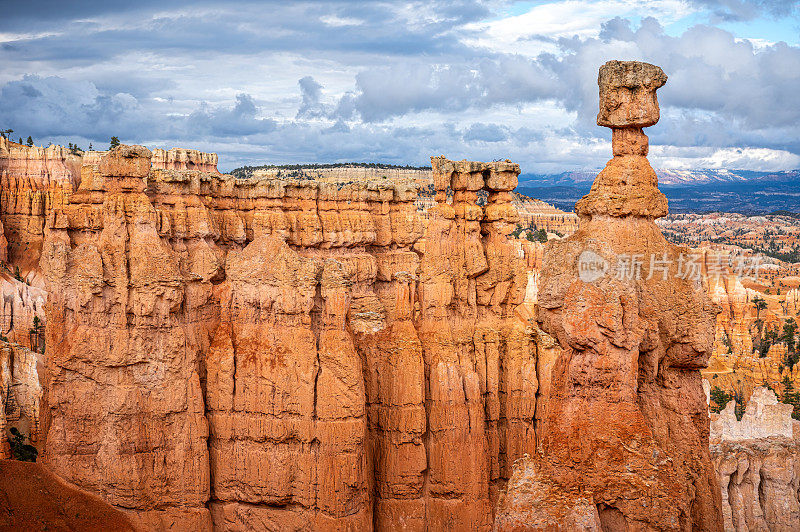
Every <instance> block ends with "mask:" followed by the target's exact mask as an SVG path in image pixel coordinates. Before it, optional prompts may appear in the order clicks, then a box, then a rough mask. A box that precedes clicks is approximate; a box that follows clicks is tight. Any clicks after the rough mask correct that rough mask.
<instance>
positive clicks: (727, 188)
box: [517, 170, 800, 215]
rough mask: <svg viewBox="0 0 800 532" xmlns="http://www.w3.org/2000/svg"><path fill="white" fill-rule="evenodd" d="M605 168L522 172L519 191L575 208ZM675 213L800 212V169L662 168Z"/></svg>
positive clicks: (664, 189) (660, 173)
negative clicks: (756, 170)
mask: <svg viewBox="0 0 800 532" xmlns="http://www.w3.org/2000/svg"><path fill="white" fill-rule="evenodd" d="M598 172H599V170H591V171H589V170H587V171H576V172H563V173H560V174H522V175H520V176H519V178H520V179H519V181H520V184H519V187H518V188H517V191H518V192H520V193H522V194H525V195H527V196H531V197H533V198H537V199H540V200H543V201H546V202H548V203H551V204H553V205H555V206H556V207H558V208H560V209H563V210H565V211H572V209H573V208H574V206H575V202H576V201H578V200H579V199H580V198H581V197H583V196H584V195H585V194H586V193H587V192H589V188H590V187H591V185H592V181H594V178H595V176H596V175H597V173H598ZM656 174H657V175H658V183H659V188H661V191H662V192H664V194H666V196H667V199H669V209H670V212H713V211H725V212H739V213H742V214H747V215H754V214H768V213H771V212H774V211H789V212H792V213H800V170H787V171H781V172H755V171H751V170H656Z"/></svg>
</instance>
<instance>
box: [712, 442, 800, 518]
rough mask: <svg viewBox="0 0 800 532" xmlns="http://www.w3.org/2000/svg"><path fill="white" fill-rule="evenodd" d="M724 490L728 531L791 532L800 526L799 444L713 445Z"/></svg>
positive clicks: (743, 443) (730, 443)
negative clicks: (763, 531)
mask: <svg viewBox="0 0 800 532" xmlns="http://www.w3.org/2000/svg"><path fill="white" fill-rule="evenodd" d="M711 457H712V459H713V461H714V467H715V469H716V470H717V472H718V475H719V482H720V486H721V488H722V510H723V515H724V525H725V531H726V532H734V531H740V530H774V531H776V532H790V531H793V530H797V527H798V523H800V501H798V490H799V489H800V443H798V441H797V440H793V439H790V438H780V437H771V438H759V439H752V440H743V441H735V442H733V441H723V442H720V443H717V444H714V445H712V446H711Z"/></svg>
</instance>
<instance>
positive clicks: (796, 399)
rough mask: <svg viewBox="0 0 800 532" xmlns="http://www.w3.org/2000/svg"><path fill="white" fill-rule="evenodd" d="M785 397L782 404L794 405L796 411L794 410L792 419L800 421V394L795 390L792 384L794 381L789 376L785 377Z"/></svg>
mask: <svg viewBox="0 0 800 532" xmlns="http://www.w3.org/2000/svg"><path fill="white" fill-rule="evenodd" d="M781 384H783V396H782V397H781V403H785V404H787V405H792V406H793V407H794V410H792V417H793V418H794V419H800V408H798V407H799V406H800V393H798V392H796V391H795V390H794V384H792V380H791V379H790V378H789V376H788V375H785V376H784V377H783V381H782V382H781Z"/></svg>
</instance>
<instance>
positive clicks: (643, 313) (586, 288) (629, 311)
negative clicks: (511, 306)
mask: <svg viewBox="0 0 800 532" xmlns="http://www.w3.org/2000/svg"><path fill="white" fill-rule="evenodd" d="M666 79H667V78H666V76H665V75H664V73H663V72H662V71H661V69H660V68H658V67H656V66H654V65H650V64H646V63H638V62H627V61H610V62H608V63H606V64H605V65H603V66H602V67H601V68H600V75H599V77H598V84H599V87H600V113H599V114H598V117H597V122H598V124H599V125H603V126H607V127H610V128H612V139H613V147H614V157H613V159H611V161H609V162H608V164H607V165H606V167H605V169H604V170H603V171H602V172H600V174H599V175H598V176H597V178H596V179H595V181H594V184H593V185H592V188H591V191H590V192H589V194H588V195H586V196H585V197H584V198H582V199H581V200H580V201H579V202H578V203H577V204H576V207H575V210H576V212H577V213H578V215H579V217H580V227H579V229H578V231H577V232H576V233H575V234H573V235H572V236H570V237H568V238H566V239H563V240H559V241H551V242H550V243H549V244H548V245H547V247H546V249H545V252H544V256H543V261H542V271H541V277H540V285H539V286H540V290H539V294H538V305H539V309H538V316H537V321H538V322H539V324H540V326H541V327H542V329H543V330H544V331H545V332H546V333H548V334H550V335H552V336H553V337H555V338H556V339H557V340H558V342H559V344H560V345H561V347H562V349H563V353H562V354H561V355H560V356H559V357H558V359H557V360H556V361H555V362H554V363H553V364H552V366H551V367H552V369H551V374H550V375H549V376H543V375H540V376H539V378H540V380H544V379H547V380H549V382H551V385H550V387H549V389H548V391H547V396H542V397H540V398H539V399H538V400H537V405H538V404H539V403H544V404H546V405H547V411H546V413H545V415H544V417H543V418H542V419H541V421H540V422H539V423H537V426H536V436H537V446H538V449H537V453H535V456H534V457H533V458H531V459H528V460H523V461H521V462H520V463H518V465H517V467H516V469H515V471H514V474H513V475H512V478H511V479H510V481H509V486H508V490H507V493H506V494H505V497H504V499H503V500H502V501H501V504H500V508H499V510H498V517H497V522H496V525H495V526H496V529H498V530H575V529H581V530H714V531H716V530H721V529H722V519H721V510H720V507H721V506H720V505H721V503H720V495H719V490H718V488H717V481H716V478H715V475H714V469H713V466H712V463H711V460H710V456H709V450H708V436H709V420H708V415H707V413H706V403H705V395H704V392H703V388H702V384H701V377H700V372H699V371H698V370H699V368H702V367H705V366H706V364H707V362H708V357H709V356H710V354H711V345H712V340H713V334H714V319H715V312H714V308H713V306H712V303H711V301H710V300H709V298H708V296H707V295H706V294H705V293H704V292H703V290H702V287H701V286H700V283H699V281H695V280H694V277H693V276H692V275H689V274H687V272H690V273H691V272H693V271H694V270H691V269H690V265H689V264H688V261H687V257H688V255H689V252H688V248H681V247H677V246H674V245H672V244H669V243H668V242H667V241H666V240H665V239H664V237H663V235H662V234H661V232H660V231H659V229H658V228H657V226H656V225H655V223H654V219H655V218H658V217H660V216H663V215H665V214H666V213H667V201H666V198H665V197H664V195H663V194H661V192H659V190H658V182H657V179H656V175H655V173H654V172H653V169H652V168H651V167H650V164H649V163H648V161H647V158H646V155H647V136H646V135H645V134H644V133H643V132H642V128H643V127H646V126H649V125H652V124H655V123H656V122H657V121H658V118H659V114H658V103H657V100H656V94H655V91H656V89H658V88H659V87H661V86H662V85H663V84H664V83H665V82H666ZM537 408H538V406H537Z"/></svg>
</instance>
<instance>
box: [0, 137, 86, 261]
mask: <svg viewBox="0 0 800 532" xmlns="http://www.w3.org/2000/svg"><path fill="white" fill-rule="evenodd" d="M80 167H81V157H80V156H79V155H73V154H72V153H70V151H69V150H67V149H66V148H64V147H63V146H55V145H51V146H48V147H47V148H37V147H28V146H23V145H21V144H17V143H16V142H11V141H9V140H8V139H5V138H2V137H0V223H2V229H3V234H4V237H3V239H4V240H5V241H6V242H7V253H6V258H5V259H4V260H5V261H6V262H9V263H11V264H14V265H16V266H19V267H20V269H21V270H22V274H23V275H25V276H26V277H27V276H28V275H29V274H32V273H34V275H32V277H35V270H36V268H37V264H38V262H39V255H40V252H41V249H42V241H43V239H44V221H45V215H46V213H47V212H49V211H50V210H51V209H52V208H53V207H54V206H55V205H57V204H60V203H62V202H63V201H64V196H65V195H68V194H69V191H71V189H72V187H73V186H74V184H75V183H76V180H77V179H78V176H79V175H80ZM0 247H2V246H0Z"/></svg>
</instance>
